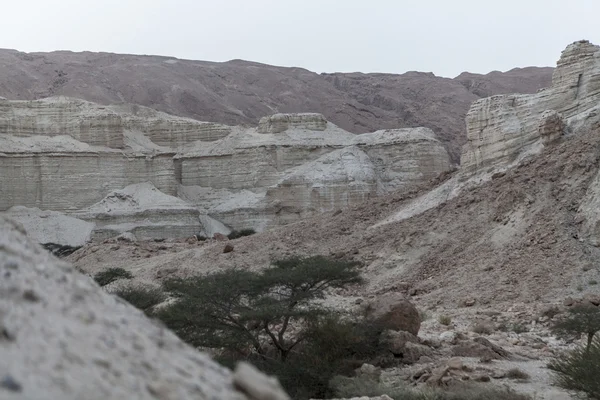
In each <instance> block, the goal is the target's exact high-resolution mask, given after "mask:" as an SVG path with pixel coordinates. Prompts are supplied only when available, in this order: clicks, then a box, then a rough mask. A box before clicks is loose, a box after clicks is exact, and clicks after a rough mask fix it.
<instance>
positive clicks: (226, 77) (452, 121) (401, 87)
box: [0, 50, 552, 162]
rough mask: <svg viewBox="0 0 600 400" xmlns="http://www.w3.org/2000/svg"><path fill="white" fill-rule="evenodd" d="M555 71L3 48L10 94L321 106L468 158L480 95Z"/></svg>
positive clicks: (364, 126)
mask: <svg viewBox="0 0 600 400" xmlns="http://www.w3.org/2000/svg"><path fill="white" fill-rule="evenodd" d="M551 73H552V69H551V68H525V69H515V70H512V71H509V72H506V73H499V72H492V73H490V74H487V75H478V74H463V75H460V76H459V77H457V78H456V79H446V78H440V77H436V76H434V75H433V74H427V73H415V72H410V73H406V74H402V75H394V74H323V75H319V74H316V73H314V72H311V71H307V70H305V69H302V68H283V67H275V66H270V65H265V64H258V63H253V62H247V61H240V60H235V61H229V62H225V63H213V62H204V61H187V60H178V59H175V58H169V57H158V56H134V55H123V54H109V53H90V52H84V53H71V52H52V53H30V54H27V53H21V52H17V51H14V50H0V96H3V97H6V98H8V99H12V100H34V99H40V98H45V97H50V96H57V95H65V96H71V97H77V98H82V99H85V100H88V101H92V102H97V103H101V104H107V105H108V104H115V103H122V102H125V103H132V104H141V105H143V106H147V107H152V108H155V109H158V110H161V111H165V112H168V113H170V114H174V115H179V116H184V117H191V118H195V119H197V120H200V121H211V122H218V123H223V124H229V125H241V124H245V125H256V124H257V123H258V120H259V119H260V118H262V117H263V116H265V115H270V114H274V113H279V112H280V113H296V112H319V113H322V114H323V115H325V118H327V119H328V120H329V121H331V122H333V123H334V124H336V125H338V126H340V127H341V128H343V129H345V130H347V131H349V132H353V133H365V132H372V131H375V130H380V129H392V128H403V127H416V126H425V127H428V128H431V129H433V130H434V132H435V133H436V134H437V135H438V136H439V137H440V138H441V139H442V141H443V142H444V143H445V144H447V146H448V149H449V151H450V155H451V157H452V159H453V161H455V162H456V161H458V157H459V155H460V146H461V145H462V144H463V143H464V140H465V136H464V132H465V131H464V124H463V118H464V115H465V113H466V112H467V110H468V108H469V106H470V104H471V103H472V102H473V101H475V100H477V99H478V98H480V97H485V96H489V95H492V94H500V93H535V92H536V91H537V90H538V89H540V88H543V87H546V86H548V84H549V83H550V77H551Z"/></svg>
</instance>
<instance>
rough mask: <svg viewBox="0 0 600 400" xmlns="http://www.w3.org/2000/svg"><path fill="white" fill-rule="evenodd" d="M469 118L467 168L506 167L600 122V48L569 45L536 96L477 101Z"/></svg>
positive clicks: (582, 43)
mask: <svg viewBox="0 0 600 400" xmlns="http://www.w3.org/2000/svg"><path fill="white" fill-rule="evenodd" d="M558 113H560V116H559V115H558ZM561 119H562V120H563V121H564V122H561V121H560V120H561ZM466 123H467V144H466V145H465V148H464V150H463V153H462V156H461V167H462V169H463V171H465V172H480V171H483V170H486V169H499V168H503V167H507V166H509V165H511V164H513V163H514V162H515V160H519V159H520V158H521V157H522V156H523V155H524V154H526V153H528V152H532V151H533V152H535V151H537V149H539V148H540V147H541V146H543V144H544V142H545V143H547V142H548V140H549V139H550V140H555V139H556V138H557V137H559V136H560V135H561V133H562V134H568V133H569V132H571V131H573V130H574V129H581V128H583V127H587V128H592V129H594V128H596V127H598V126H600V47H599V46H596V45H593V44H591V43H590V42H588V41H579V42H575V43H573V44H571V45H569V46H568V47H567V48H566V49H565V50H564V51H563V53H562V55H561V58H560V59H559V60H558V63H557V67H556V69H555V70H554V74H553V77H552V86H551V87H549V88H548V89H545V90H542V91H540V92H538V93H536V94H532V95H515V94H512V95H499V96H492V97H488V98H485V99H482V100H478V101H476V102H475V103H473V105H472V106H471V109H470V110H469V112H468V114H467V118H466Z"/></svg>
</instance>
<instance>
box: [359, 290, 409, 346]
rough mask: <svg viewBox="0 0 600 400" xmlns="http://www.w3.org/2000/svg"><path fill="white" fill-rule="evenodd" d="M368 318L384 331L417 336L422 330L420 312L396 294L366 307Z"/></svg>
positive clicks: (384, 296) (382, 296)
mask: <svg viewBox="0 0 600 400" xmlns="http://www.w3.org/2000/svg"><path fill="white" fill-rule="evenodd" d="M366 317H367V318H368V319H370V320H371V321H372V322H373V323H375V324H378V325H379V326H381V327H382V328H383V329H389V330H393V331H405V332H408V333H411V334H413V335H415V336H417V335H418V334H419V329H420V328H421V316H420V315H419V311H418V310H417V308H416V307H415V306H414V304H412V303H411V302H410V301H408V300H406V299H405V298H404V296H402V295H399V294H396V293H387V294H384V295H381V296H379V297H377V298H376V299H374V300H373V301H372V302H370V303H369V304H368V305H367V307H366Z"/></svg>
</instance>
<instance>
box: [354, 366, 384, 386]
mask: <svg viewBox="0 0 600 400" xmlns="http://www.w3.org/2000/svg"><path fill="white" fill-rule="evenodd" d="M356 376H361V377H365V378H367V379H369V380H372V381H375V382H379V377H380V376H381V368H379V367H376V366H374V365H371V364H363V365H361V366H360V368H359V369H357V370H356Z"/></svg>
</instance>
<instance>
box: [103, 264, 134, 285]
mask: <svg viewBox="0 0 600 400" xmlns="http://www.w3.org/2000/svg"><path fill="white" fill-rule="evenodd" d="M132 278H133V275H131V272H129V271H126V270H125V269H123V268H108V269H105V270H104V271H101V272H98V273H97V274H96V275H94V280H95V281H96V282H98V285H100V286H106V285H108V284H109V283H113V282H114V281H116V280H117V279H132Z"/></svg>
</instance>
